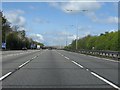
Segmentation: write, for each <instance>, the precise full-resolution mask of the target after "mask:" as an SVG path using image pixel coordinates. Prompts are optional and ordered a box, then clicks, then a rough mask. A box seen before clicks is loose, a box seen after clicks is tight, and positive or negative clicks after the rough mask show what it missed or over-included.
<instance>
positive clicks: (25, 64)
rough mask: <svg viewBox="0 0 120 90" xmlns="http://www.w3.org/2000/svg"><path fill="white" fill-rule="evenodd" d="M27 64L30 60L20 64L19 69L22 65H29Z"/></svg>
mask: <svg viewBox="0 0 120 90" xmlns="http://www.w3.org/2000/svg"><path fill="white" fill-rule="evenodd" d="M29 62H30V60H28V61H26V62H25V63H23V64H21V65H20V66H19V68H21V67H23V66H24V65H26V64H27V63H29Z"/></svg>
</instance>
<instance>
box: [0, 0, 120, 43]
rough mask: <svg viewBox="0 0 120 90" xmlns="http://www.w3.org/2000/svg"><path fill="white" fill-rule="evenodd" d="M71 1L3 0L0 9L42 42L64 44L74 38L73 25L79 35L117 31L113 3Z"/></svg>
mask: <svg viewBox="0 0 120 90" xmlns="http://www.w3.org/2000/svg"><path fill="white" fill-rule="evenodd" d="M73 1H75V0H72V1H71V0H69V2H61V3H60V2H3V3H2V9H3V12H4V13H5V16H6V18H8V20H9V22H11V23H12V24H13V25H19V26H20V27H21V29H25V30H26V32H27V36H28V37H31V38H33V39H34V40H36V41H39V42H42V43H44V44H45V45H65V44H66V37H67V40H68V44H69V43H71V42H72V40H74V39H75V38H76V32H77V28H76V26H77V27H78V30H79V32H78V36H79V38H81V37H84V36H86V35H88V34H90V35H99V34H100V33H104V32H106V31H109V32H110V31H117V30H118V24H117V23H118V3H117V2H73ZM94 1H95V0H94ZM67 10H72V11H67ZM82 10H87V11H86V12H83V11H82Z"/></svg>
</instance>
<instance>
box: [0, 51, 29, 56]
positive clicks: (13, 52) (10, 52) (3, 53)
mask: <svg viewBox="0 0 120 90" xmlns="http://www.w3.org/2000/svg"><path fill="white" fill-rule="evenodd" d="M27 51H30V50H27ZM21 52H25V51H24V50H9V51H2V55H9V54H16V53H21Z"/></svg>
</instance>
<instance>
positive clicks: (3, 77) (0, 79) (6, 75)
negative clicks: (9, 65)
mask: <svg viewBox="0 0 120 90" xmlns="http://www.w3.org/2000/svg"><path fill="white" fill-rule="evenodd" d="M10 74H12V72H9V73H7V74H5V75H4V76H2V77H1V78H0V81H2V80H3V79H5V78H6V77H8V76H9V75H10Z"/></svg>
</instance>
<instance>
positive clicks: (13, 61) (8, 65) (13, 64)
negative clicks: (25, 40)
mask: <svg viewBox="0 0 120 90" xmlns="http://www.w3.org/2000/svg"><path fill="white" fill-rule="evenodd" d="M39 52H42V51H37V52H32V53H29V54H24V55H20V56H14V57H8V58H3V60H2V61H3V62H2V75H5V74H6V73H8V72H10V71H14V70H15V69H17V68H18V66H19V65H21V64H23V63H25V62H26V61H27V60H31V59H32V58H33V57H35V56H37V55H38V54H39Z"/></svg>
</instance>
